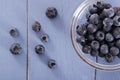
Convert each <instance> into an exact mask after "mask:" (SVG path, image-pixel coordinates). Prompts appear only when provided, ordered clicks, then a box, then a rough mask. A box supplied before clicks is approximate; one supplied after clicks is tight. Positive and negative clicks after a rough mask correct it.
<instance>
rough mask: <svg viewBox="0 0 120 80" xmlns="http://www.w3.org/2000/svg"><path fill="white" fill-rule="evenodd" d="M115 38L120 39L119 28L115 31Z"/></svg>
mask: <svg viewBox="0 0 120 80" xmlns="http://www.w3.org/2000/svg"><path fill="white" fill-rule="evenodd" d="M113 36H114V37H115V38H116V39H119V38H120V27H117V28H115V29H114V30H113Z"/></svg>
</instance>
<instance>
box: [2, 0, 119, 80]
mask: <svg viewBox="0 0 120 80" xmlns="http://www.w3.org/2000/svg"><path fill="white" fill-rule="evenodd" d="M83 1H84V0H0V26H1V27H0V28H1V29H0V39H1V40H0V49H1V50H0V80H27V77H28V80H48V79H49V80H120V77H119V75H120V71H116V72H115V71H114V72H106V71H100V70H97V71H96V75H95V69H94V68H92V67H91V66H89V65H88V64H86V63H85V62H83V61H82V60H81V59H80V58H79V57H78V55H77V54H76V52H75V51H74V49H73V46H72V44H71V40H70V21H71V18H72V15H73V13H74V11H75V10H76V9H77V7H78V6H79V5H80V4H81V2H83ZM108 1H109V0H108ZM114 4H116V3H114ZM47 7H56V8H57V10H58V16H57V17H56V19H52V20H50V19H48V18H47V17H46V15H45V11H46V9H47ZM27 20H28V23H27ZM35 21H38V22H40V24H41V26H42V32H43V33H46V34H48V35H49V41H48V43H43V42H41V41H40V36H41V35H42V34H43V33H39V34H36V33H35V32H34V31H33V30H32V25H33V23H34V22H35ZM27 27H28V30H27ZM11 28H17V29H18V30H19V33H20V36H19V37H17V38H13V37H11V36H10V35H9V30H10V29H11ZM27 31H28V33H27ZM27 34H28V37H27ZM27 38H28V47H27ZM15 42H17V43H20V44H21V45H22V48H23V52H22V54H21V55H13V54H11V53H10V51H9V48H10V46H11V44H12V43H15ZM38 44H42V45H44V46H45V49H46V52H45V54H43V55H38V54H36V53H35V51H34V48H35V46H36V45H38ZM27 49H28V53H27ZM27 54H28V58H29V59H28V66H27ZM50 59H54V60H56V62H57V66H56V68H54V69H50V68H49V67H48V66H47V63H48V61H49V60H50ZM27 68H28V70H27ZM27 71H28V72H27ZM95 77H96V78H95Z"/></svg>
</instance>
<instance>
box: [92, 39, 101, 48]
mask: <svg viewBox="0 0 120 80" xmlns="http://www.w3.org/2000/svg"><path fill="white" fill-rule="evenodd" d="M91 47H92V49H94V50H98V49H99V47H100V44H99V42H98V41H95V40H94V41H92V42H91Z"/></svg>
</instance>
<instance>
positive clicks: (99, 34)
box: [96, 31, 105, 41]
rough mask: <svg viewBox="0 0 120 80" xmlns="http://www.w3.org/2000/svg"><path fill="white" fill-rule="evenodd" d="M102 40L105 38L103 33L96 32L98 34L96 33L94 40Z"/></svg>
mask: <svg viewBox="0 0 120 80" xmlns="http://www.w3.org/2000/svg"><path fill="white" fill-rule="evenodd" d="M104 38H105V34H104V32H102V31H98V32H97V33H96V39H97V40H99V41H102V40H104Z"/></svg>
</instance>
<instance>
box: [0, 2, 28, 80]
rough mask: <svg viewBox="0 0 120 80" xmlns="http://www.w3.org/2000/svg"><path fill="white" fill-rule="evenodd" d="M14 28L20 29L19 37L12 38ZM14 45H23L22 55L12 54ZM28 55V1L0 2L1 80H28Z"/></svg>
mask: <svg viewBox="0 0 120 80" xmlns="http://www.w3.org/2000/svg"><path fill="white" fill-rule="evenodd" d="M12 28H17V29H18V31H19V34H20V35H19V36H18V37H16V38H13V37H11V36H10V34H9V31H10V29H12ZM13 43H19V44H21V46H22V48H23V51H22V53H21V54H20V55H13V54H11V53H10V51H9V48H10V46H11V45H12V44H13ZM26 54H27V16H26V0H0V80H26V63H27V62H26V57H27V55H26Z"/></svg>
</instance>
